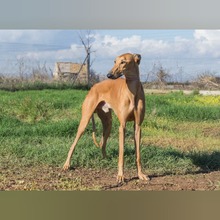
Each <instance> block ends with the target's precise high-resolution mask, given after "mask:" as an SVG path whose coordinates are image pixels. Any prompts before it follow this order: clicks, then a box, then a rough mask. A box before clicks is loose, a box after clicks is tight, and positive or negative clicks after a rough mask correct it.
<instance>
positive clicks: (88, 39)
mask: <svg viewBox="0 0 220 220" xmlns="http://www.w3.org/2000/svg"><path fill="white" fill-rule="evenodd" d="M79 38H80V41H81V43H82V45H83V47H84V49H85V52H86V58H85V60H84V62H83V64H85V62H86V65H87V74H88V87H91V83H92V82H91V65H92V63H91V57H90V56H91V53H92V52H95V51H92V50H91V49H92V43H93V37H92V32H91V30H86V31H83V32H82V31H81V32H80V33H79Z"/></svg>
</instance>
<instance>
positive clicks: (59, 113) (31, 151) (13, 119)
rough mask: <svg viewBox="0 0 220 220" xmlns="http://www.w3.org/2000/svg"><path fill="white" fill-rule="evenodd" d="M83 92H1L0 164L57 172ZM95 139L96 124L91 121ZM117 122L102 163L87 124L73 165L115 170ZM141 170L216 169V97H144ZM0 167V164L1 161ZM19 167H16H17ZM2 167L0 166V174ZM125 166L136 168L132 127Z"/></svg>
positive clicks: (219, 157)
mask: <svg viewBox="0 0 220 220" xmlns="http://www.w3.org/2000/svg"><path fill="white" fill-rule="evenodd" d="M86 94H87V91H86V90H79V89H78V90H76V89H65V90H54V89H47V90H40V91H39V90H30V91H29V90H27V91H16V92H9V91H0V100H1V102H0V161H6V160H10V161H15V162H16V161H19V163H21V164H22V165H24V166H40V165H50V166H56V167H57V166H58V167H62V165H63V163H64V162H65V159H66V156H67V153H68V150H69V147H70V145H71V143H72V142H73V140H74V137H75V133H76V130H77V127H78V123H79V121H80V117H81V104H82V102H83V100H84V98H85V96H86ZM96 125H97V139H98V138H99V137H100V136H101V124H100V121H99V120H98V118H96ZM118 125H119V124H118V121H117V119H116V118H115V117H114V118H113V128H112V133H111V136H110V138H109V141H108V144H107V155H108V157H107V159H102V155H101V150H100V149H98V148H97V147H96V146H95V145H94V144H93V141H92V136H91V134H92V126H91V124H89V126H88V127H87V129H86V131H85V134H84V135H83V137H82V138H81V139H80V141H79V143H78V145H77V147H76V151H75V153H74V155H73V158H72V165H73V166H75V167H77V166H80V167H86V168H88V167H91V168H97V169H100V168H117V160H118ZM141 151H142V165H143V168H144V169H145V170H147V171H148V173H151V174H161V175H162V174H185V173H193V172H197V171H209V170H218V169H220V97H219V96H215V97H214V96H200V95H183V94H182V93H170V94H166V95H159V94H157V95H152V94H151V95H146V116H145V120H144V122H143V126H142V148H141ZM0 163H1V162H0ZM16 163H18V162H16ZM18 165H19V164H18ZM1 166H3V165H2V163H1V164H0V169H1ZM125 167H126V168H135V149H134V144H133V124H132V123H128V124H127V131H126V144H125Z"/></svg>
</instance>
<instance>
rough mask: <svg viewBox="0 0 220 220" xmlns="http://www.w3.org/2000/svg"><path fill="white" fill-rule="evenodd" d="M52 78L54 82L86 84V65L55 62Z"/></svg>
mask: <svg viewBox="0 0 220 220" xmlns="http://www.w3.org/2000/svg"><path fill="white" fill-rule="evenodd" d="M53 77H54V79H55V80H63V81H72V82H74V83H79V84H88V74H87V65H86V64H79V63H72V62H56V63H55V68H54V72H53Z"/></svg>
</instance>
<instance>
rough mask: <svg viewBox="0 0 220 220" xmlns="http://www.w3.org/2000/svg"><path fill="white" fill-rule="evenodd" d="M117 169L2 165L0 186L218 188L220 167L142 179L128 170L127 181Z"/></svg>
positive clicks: (178, 189)
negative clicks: (120, 178)
mask: <svg viewBox="0 0 220 220" xmlns="http://www.w3.org/2000/svg"><path fill="white" fill-rule="evenodd" d="M116 173H117V171H116V170H93V169H85V168H83V169H81V168H77V169H75V170H70V171H67V172H63V171H61V169H60V168H56V167H48V166H33V167H21V166H20V167H19V166H16V164H15V165H14V166H11V167H10V169H9V167H8V166H3V168H1V169H0V190H132V191H134V190H135V191H136V190H150V191H151V190H156V191H160V190H174V191H180V190H206V191H210V190H219V189H220V171H214V172H209V173H198V174H187V175H166V176H151V180H150V182H148V183H145V182H143V181H139V180H138V179H137V177H136V173H135V170H132V171H131V170H126V171H125V176H126V178H127V179H126V180H125V183H123V184H121V185H118V184H116Z"/></svg>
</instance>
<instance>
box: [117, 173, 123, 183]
mask: <svg viewBox="0 0 220 220" xmlns="http://www.w3.org/2000/svg"><path fill="white" fill-rule="evenodd" d="M124 179H125V178H124V175H118V176H117V183H119V184H120V183H123V182H124Z"/></svg>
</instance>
